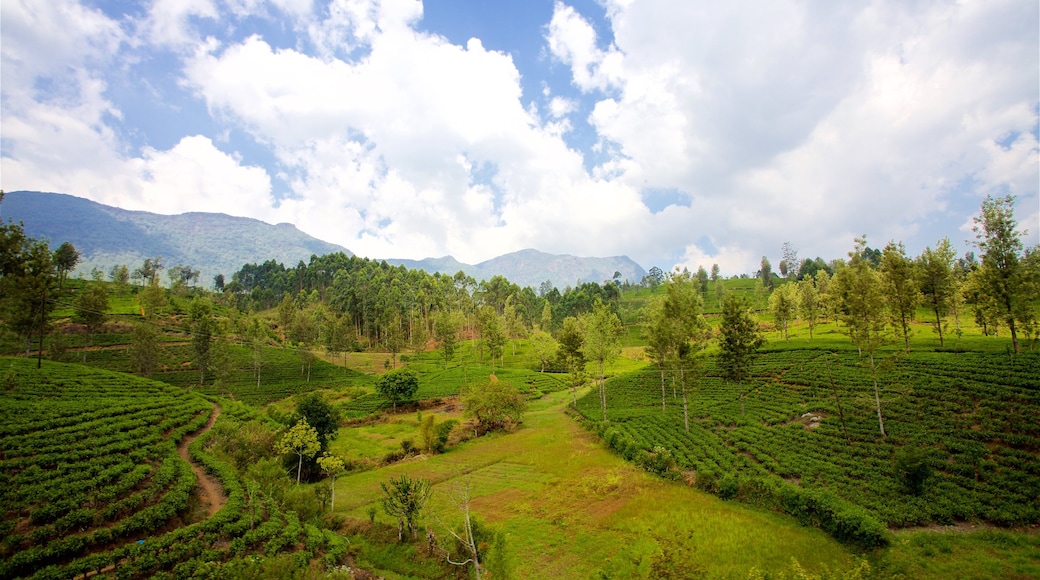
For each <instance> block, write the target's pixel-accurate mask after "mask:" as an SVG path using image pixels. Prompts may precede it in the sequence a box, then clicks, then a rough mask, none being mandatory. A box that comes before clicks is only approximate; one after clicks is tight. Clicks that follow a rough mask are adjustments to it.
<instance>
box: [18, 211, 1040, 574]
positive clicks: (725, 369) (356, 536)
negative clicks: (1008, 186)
mask: <svg viewBox="0 0 1040 580" xmlns="http://www.w3.org/2000/svg"><path fill="white" fill-rule="evenodd" d="M974 223H975V234H976V242H975V246H974V251H971V252H968V253H967V254H965V255H962V256H958V255H956V253H955V251H954V250H953V245H952V244H951V242H950V240H949V239H945V238H944V239H941V240H939V241H937V243H936V244H935V245H934V246H930V247H927V248H925V249H924V250H923V251H922V252H921V253H920V254H918V255H917V256H910V255H908V254H907V252H906V250H905V248H904V246H903V244H901V243H899V242H895V241H893V242H889V243H887V244H885V245H884V246H883V247H881V248H871V247H870V246H869V245H868V241H867V239H866V237H865V236H860V237H857V238H855V239H854V240H852V244H851V249H849V250H848V252H847V255H846V257H844V258H839V259H831V260H824V259H822V258H815V259H799V257H798V255H797V250H796V249H795V248H794V247H793V246H792V245H791V244H785V245H784V247H783V248H782V249H781V252H782V258H781V259H780V260H779V262H778V271H777V272H774V271H773V269H772V266H771V262H770V261H769V260H768V258H766V257H763V258H762V262H761V267H760V269H759V271H758V272H755V273H753V274H752V273H749V274H747V275H740V276H734V277H730V278H724V277H722V276H721V275H720V272H719V268H718V266H717V265H712V267H710V268H706V267H701V268H699V269H698V270H697V271H696V272H690V271H688V270H679V269H676V270H672V271H669V272H664V271H662V270H661V269H660V268H652V269H651V270H650V273H649V275H647V276H646V277H645V278H644V279H642V280H638V281H630V280H622V279H621V277H620V274H619V275H617V276H615V277H613V278H612V279H609V280H604V281H602V282H601V283H595V282H587V283H580V284H575V286H573V287H571V286H566V287H564V288H563V289H562V290H561V289H558V288H556V287H554V286H553V285H552V284H551V283H549V282H546V283H544V284H542V285H540V286H539V287H538V288H532V287H523V288H521V287H520V286H519V285H517V284H514V283H511V282H510V281H509V280H507V279H506V278H504V277H502V276H494V277H492V278H490V279H489V280H480V281H477V280H474V279H473V278H471V277H469V276H466V275H465V274H463V273H461V272H460V273H458V274H456V275H455V276H445V275H441V274H433V275H430V274H427V273H426V272H424V271H421V270H409V269H406V268H405V267H403V266H397V267H394V266H390V265H388V264H387V263H386V262H381V261H375V260H371V259H367V258H360V257H357V256H349V257H348V256H346V255H344V254H328V255H324V256H312V257H311V259H310V260H309V262H306V263H305V262H302V261H301V262H299V263H298V264H296V265H295V266H286V265H284V264H281V263H278V262H276V261H274V260H269V261H267V262H264V263H261V264H244V265H242V267H241V268H240V269H239V270H238V271H237V272H233V273H231V274H230V275H229V276H227V277H225V276H224V275H218V276H216V277H215V279H214V280H213V281H212V282H213V283H212V285H211V287H209V288H203V287H201V285H200V281H199V280H198V271H197V270H195V269H193V268H192V266H191V265H186V264H174V265H168V264H164V262H163V258H162V257H160V256H156V257H154V258H151V259H148V260H145V261H144V263H143V264H140V265H136V264H135V265H126V264H124V265H117V266H114V267H112V268H111V270H109V271H108V272H102V271H100V270H96V269H95V270H93V271H92V272H90V273H88V274H87V275H83V276H80V277H74V276H73V275H72V273H73V272H74V271H75V270H76V265H77V262H78V253H77V251H76V249H75V248H74V247H73V246H72V245H71V244H68V243H63V244H61V245H59V246H58V247H57V248H55V249H52V248H50V246H49V243H48V241H47V240H40V239H33V238H30V237H27V236H26V235H25V234H24V231H23V229H22V228H21V227H20V225H19V224H15V223H10V222H8V223H6V224H0V353H2V354H3V355H4V358H2V359H0V385H2V386H3V392H2V394H0V416H2V417H3V421H2V422H0V424H2V427H0V430H2V433H3V436H2V437H0V466H2V469H0V481H2V482H3V484H4V485H3V486H2V489H3V491H2V492H0V513H2V519H0V556H2V560H3V562H2V563H0V578H20V577H32V578H73V577H85V576H89V575H107V576H113V577H117V578H138V577H162V578H211V577H221V578H225V577H226V578H239V577H242V578H246V577H248V578H257V577H272V578H273V577H278V578H285V577H301V578H302V577H308V578H309V577H342V578H373V577H394V578H454V577H475V578H483V577H492V578H500V577H505V578H510V577H516V578H539V577H545V578H555V577H595V578H629V577H644V578H664V577H671V578H682V577H740V578H766V577H769V578H780V577H783V578H824V577H825V578H875V577H876V578H888V577H941V576H949V575H951V574H954V575H956V576H960V577H1037V576H1040V540H1038V538H1037V535H1036V533H1035V531H1036V528H1037V526H1038V525H1040V499H1038V498H1040V425H1038V424H1037V422H1036V420H1035V417H1036V416H1037V412H1038V409H1040V351H1038V349H1037V346H1038V344H1037V341H1038V340H1040V318H1038V317H1040V248H1038V247H1037V246H1035V245H1033V246H1028V245H1027V244H1026V243H1025V240H1027V239H1028V237H1027V234H1026V233H1025V232H1023V231H1020V230H1019V229H1018V224H1017V222H1016V221H1015V219H1014V198H1013V197H1012V196H1005V197H989V198H987V199H986V200H985V201H984V202H983V203H982V204H981V207H980V211H979V214H978V216H977V217H976V218H975V222H974Z"/></svg>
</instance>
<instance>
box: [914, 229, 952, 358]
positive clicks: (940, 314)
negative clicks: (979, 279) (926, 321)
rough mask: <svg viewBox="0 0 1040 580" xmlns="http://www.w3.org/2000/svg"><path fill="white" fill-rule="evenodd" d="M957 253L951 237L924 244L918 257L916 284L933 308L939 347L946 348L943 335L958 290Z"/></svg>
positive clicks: (926, 304)
mask: <svg viewBox="0 0 1040 580" xmlns="http://www.w3.org/2000/svg"><path fill="white" fill-rule="evenodd" d="M955 257H956V253H955V252H954V251H953V246H952V245H951V244H950V239H949V238H943V239H941V240H939V242H938V243H937V244H936V245H935V249H934V250H933V249H932V247H931V246H927V247H925V249H924V251H923V252H921V255H920V256H918V257H917V283H918V287H919V288H920V290H921V294H922V296H923V301H924V304H925V306H927V307H928V309H929V310H931V311H932V314H933V315H934V316H935V319H934V320H933V321H932V328H933V329H935V332H936V333H938V334H939V347H940V348H942V347H945V346H946V343H945V342H944V340H943V335H944V332H945V330H946V322H945V318H946V315H947V313H948V312H949V311H950V308H951V307H952V302H953V300H954V296H955V294H956V293H957V280H956V278H954V276H953V263H954V258H955Z"/></svg>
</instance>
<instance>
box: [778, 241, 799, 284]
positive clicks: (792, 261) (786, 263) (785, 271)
mask: <svg viewBox="0 0 1040 580" xmlns="http://www.w3.org/2000/svg"><path fill="white" fill-rule="evenodd" d="M780 251H781V256H782V258H781V260H780V275H781V276H783V277H785V278H787V279H797V278H798V276H799V274H800V269H801V264H799V263H798V250H796V249H795V248H794V245H793V244H792V243H791V242H784V244H783V246H781V250H780Z"/></svg>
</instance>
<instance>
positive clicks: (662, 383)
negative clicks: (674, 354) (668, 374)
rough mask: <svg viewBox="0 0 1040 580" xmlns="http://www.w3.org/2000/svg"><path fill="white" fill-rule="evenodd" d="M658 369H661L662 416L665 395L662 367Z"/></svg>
mask: <svg viewBox="0 0 1040 580" xmlns="http://www.w3.org/2000/svg"><path fill="white" fill-rule="evenodd" d="M660 369H661V413H662V414H664V413H665V407H664V399H665V395H664V365H661V366H660Z"/></svg>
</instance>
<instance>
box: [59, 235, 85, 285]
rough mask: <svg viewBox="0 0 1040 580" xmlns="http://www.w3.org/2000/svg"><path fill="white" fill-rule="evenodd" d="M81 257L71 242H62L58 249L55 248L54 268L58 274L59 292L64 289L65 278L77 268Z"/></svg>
mask: <svg viewBox="0 0 1040 580" xmlns="http://www.w3.org/2000/svg"><path fill="white" fill-rule="evenodd" d="M79 258H80V256H79V251H78V250H77V249H76V246H73V245H72V243H71V242H62V244H61V245H60V246H58V249H57V250H54V270H55V272H56V273H57V274H58V292H61V291H62V290H63V289H64V287H65V278H67V277H68V275H69V272H71V271H72V270H73V269H75V268H76V264H78V263H79Z"/></svg>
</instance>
